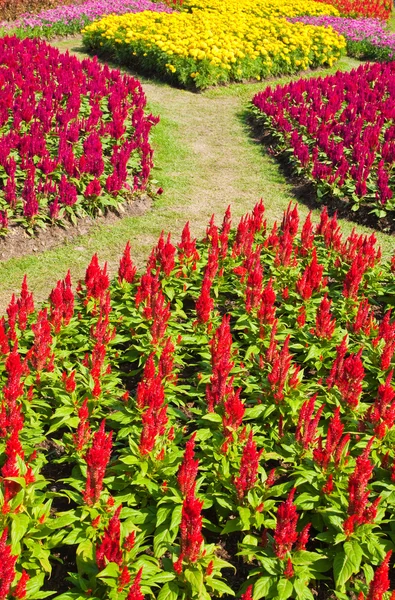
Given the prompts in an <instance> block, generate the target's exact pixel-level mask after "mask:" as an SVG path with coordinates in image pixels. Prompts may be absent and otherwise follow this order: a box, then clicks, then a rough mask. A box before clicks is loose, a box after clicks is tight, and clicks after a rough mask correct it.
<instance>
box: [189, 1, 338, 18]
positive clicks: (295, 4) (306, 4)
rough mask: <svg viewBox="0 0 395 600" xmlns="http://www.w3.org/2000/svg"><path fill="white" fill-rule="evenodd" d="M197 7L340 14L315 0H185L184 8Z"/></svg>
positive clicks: (277, 14)
mask: <svg viewBox="0 0 395 600" xmlns="http://www.w3.org/2000/svg"><path fill="white" fill-rule="evenodd" d="M196 8H197V9H201V10H210V11H215V12H220V13H230V12H232V13H235V12H237V13H239V12H243V13H249V14H251V15H255V16H257V17H268V18H273V17H299V16H301V15H309V16H318V15H331V16H339V15H340V13H339V11H338V10H337V9H336V8H335V7H334V6H333V5H332V4H330V3H328V4H326V3H325V4H324V3H323V2H315V1H314V0H184V3H183V9H184V10H189V11H191V10H194V9H196Z"/></svg>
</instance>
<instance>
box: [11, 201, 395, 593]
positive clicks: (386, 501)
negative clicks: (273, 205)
mask: <svg viewBox="0 0 395 600" xmlns="http://www.w3.org/2000/svg"><path fill="white" fill-rule="evenodd" d="M394 304H395V261H394V260H392V262H383V261H382V260H381V257H380V250H379V248H377V247H376V244H375V239H374V236H370V237H367V236H359V235H358V234H357V233H356V232H353V233H352V234H351V235H350V236H349V237H348V238H347V239H345V238H343V236H342V234H341V231H340V228H339V226H338V223H337V221H336V217H333V218H331V219H330V218H329V217H328V214H327V213H326V212H323V213H322V215H321V220H320V222H319V223H318V224H317V225H313V224H312V222H311V218H310V215H309V216H308V218H307V219H306V221H305V223H304V224H303V226H302V227H299V216H298V212H297V208H296V207H294V208H292V207H290V208H289V209H288V210H287V212H286V213H285V214H284V217H283V220H282V222H281V224H279V225H277V224H276V225H275V226H274V227H273V228H272V229H271V230H268V229H267V227H266V222H265V221H264V208H263V205H262V203H260V204H258V205H257V206H256V207H255V209H254V211H253V213H252V214H251V215H247V216H246V217H244V218H243V219H242V220H241V221H240V224H239V226H238V228H237V230H236V231H234V230H232V229H231V219H230V212H229V211H227V213H226V215H225V218H224V220H223V223H222V226H220V227H217V226H216V225H215V224H214V220H213V219H212V220H211V222H210V224H209V226H208V228H207V234H206V236H205V239H204V240H203V241H201V242H199V243H197V242H196V241H195V240H193V239H192V238H191V236H190V232H189V227H188V225H187V226H186V227H185V229H184V231H183V234H182V239H181V241H180V242H179V243H178V244H177V246H173V244H172V243H171V240H170V239H169V238H167V239H166V238H165V237H163V236H161V238H160V240H159V242H158V245H157V246H156V247H155V248H154V249H153V251H152V254H151V256H150V259H149V261H148V265H147V268H146V271H145V273H143V274H142V275H141V276H137V274H136V269H135V267H134V266H133V264H132V262H131V260H130V247H129V245H128V246H127V247H126V249H125V252H124V255H123V257H122V260H121V263H120V267H119V274H118V277H117V279H116V280H115V281H113V282H112V283H111V284H110V281H109V278H108V275H107V268H106V265H104V266H100V264H99V262H98V259H97V256H94V257H93V259H92V262H91V263H90V265H89V267H88V269H87V271H86V276H85V280H84V281H82V282H80V283H79V284H78V285H77V287H76V289H75V290H74V289H73V287H72V282H71V279H70V276H69V275H67V276H66V278H65V279H64V280H61V281H59V282H58V284H57V286H56V288H55V289H54V290H53V291H52V292H51V294H50V298H49V301H48V303H47V305H46V306H44V307H43V308H41V309H40V310H39V311H38V312H37V311H35V309H34V301H33V297H32V295H31V293H30V292H29V290H28V286H27V283H26V281H24V283H23V286H22V290H21V294H20V296H18V297H13V298H12V301H11V303H10V305H9V307H8V309H7V316H6V318H4V319H2V320H1V321H0V351H1V360H0V385H1V387H2V391H3V394H2V401H1V409H0V433H1V436H0V446H1V450H2V461H1V466H0V471H1V476H2V479H1V481H0V491H1V493H0V519H1V527H0V556H1V561H0V572H1V580H0V581H1V583H0V598H2V599H5V598H6V597H7V594H8V593H9V592H10V590H11V594H13V596H12V597H15V598H25V597H26V598H40V599H41V598H45V597H46V596H47V595H50V591H51V590H53V591H54V592H55V596H54V597H55V598H58V599H59V600H60V599H62V600H67V599H70V598H71V599H74V598H75V599H76V598H82V599H84V598H86V599H88V598H90V599H92V598H93V599H95V600H100V599H104V598H112V599H115V598H117V599H121V600H125V599H126V598H127V599H128V600H136V598H138V599H139V600H143V598H144V597H146V598H148V597H155V598H158V599H159V600H163V599H165V598H171V599H174V600H177V599H179V598H190V599H194V600H201V599H203V598H218V597H224V598H229V597H231V596H232V595H233V594H234V593H235V592H236V593H237V592H238V591H239V593H242V594H243V596H242V597H243V598H244V599H248V598H250V599H251V598H253V599H254V600H259V599H260V598H273V597H276V598H278V597H284V598H288V597H292V598H301V599H302V598H306V599H307V598H313V597H314V596H315V595H317V594H318V595H319V597H326V596H327V597H329V596H330V595H331V594H332V592H333V590H336V593H337V596H338V597H358V598H360V599H361V600H363V598H369V599H371V598H380V599H382V600H384V599H386V598H387V596H386V595H384V594H385V593H386V591H387V590H388V587H389V580H388V565H389V560H390V554H391V550H392V548H393V523H392V516H393V511H394V504H395V499H394V497H395V453H394V445H393V436H394V423H395V390H394V384H393V371H394V365H395V360H394V352H395V341H394V340H395V321H394V318H393V315H392V313H391V310H392V308H393V306H394ZM59 560H60V561H62V562H60V563H59ZM59 564H60V566H59ZM55 565H56V570H55ZM62 565H63V566H62ZM51 573H52V575H51ZM25 590H26V594H25Z"/></svg>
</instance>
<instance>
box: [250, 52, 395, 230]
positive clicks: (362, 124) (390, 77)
mask: <svg viewBox="0 0 395 600" xmlns="http://www.w3.org/2000/svg"><path fill="white" fill-rule="evenodd" d="M394 74H395V63H394V62H391V63H384V64H378V63H371V64H369V63H368V64H364V65H361V66H360V67H358V68H357V69H353V70H352V71H351V72H349V73H341V72H338V73H336V74H335V75H333V76H329V77H324V78H320V79H318V80H315V79H310V80H304V79H300V80H298V81H294V82H292V83H289V84H287V85H285V86H277V87H276V88H274V89H273V88H271V87H268V88H266V89H265V90H264V91H263V92H260V93H258V94H257V95H256V96H255V97H254V99H253V114H254V117H255V119H256V120H257V122H258V123H259V124H262V126H263V127H264V128H265V129H266V130H267V131H269V132H271V133H272V134H273V136H274V137H275V143H276V144H277V142H278V148H279V150H280V151H284V152H285V153H286V155H287V158H288V159H289V160H290V162H291V164H292V165H293V166H294V167H295V169H296V172H297V173H299V174H303V175H304V176H305V177H307V178H308V179H309V180H310V181H312V182H313V183H314V185H315V186H316V188H317V191H318V196H319V198H322V197H323V196H325V195H326V194H329V195H332V196H336V197H337V198H340V199H343V200H345V201H346V202H349V203H350V205H351V210H353V211H356V210H358V208H359V207H360V206H361V205H363V204H366V205H367V206H368V207H370V208H371V212H372V213H374V214H375V215H376V216H377V217H379V218H382V217H385V216H386V214H387V213H392V212H393V211H394V209H395V204H394V202H395V201H394V197H393V192H394V179H393V173H392V168H393V164H394V159H395V158H394V157H395V155H394V154H393V148H394V141H393V136H394V128H393V127H392V119H393V106H392V103H391V101H390V92H389V90H390V89H391V87H392V85H393V82H394Z"/></svg>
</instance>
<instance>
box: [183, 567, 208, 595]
mask: <svg viewBox="0 0 395 600" xmlns="http://www.w3.org/2000/svg"><path fill="white" fill-rule="evenodd" d="M184 576H185V579H186V580H187V581H189V583H190V584H191V588H192V591H194V592H196V594H197V596H198V597H200V595H201V594H202V592H203V587H204V586H203V573H202V572H201V571H198V570H197V569H185V571H184Z"/></svg>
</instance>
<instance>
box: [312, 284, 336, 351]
mask: <svg viewBox="0 0 395 600" xmlns="http://www.w3.org/2000/svg"><path fill="white" fill-rule="evenodd" d="M331 305H332V300H328V296H327V294H325V296H324V297H323V299H322V301H321V304H320V306H319V308H318V311H317V316H316V320H315V332H314V333H315V335H316V336H317V337H319V338H323V339H326V340H330V339H331V337H332V335H333V332H334V331H335V327H336V319H333V318H332V314H331V311H330V308H331Z"/></svg>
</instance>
